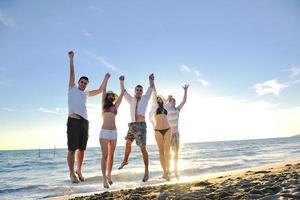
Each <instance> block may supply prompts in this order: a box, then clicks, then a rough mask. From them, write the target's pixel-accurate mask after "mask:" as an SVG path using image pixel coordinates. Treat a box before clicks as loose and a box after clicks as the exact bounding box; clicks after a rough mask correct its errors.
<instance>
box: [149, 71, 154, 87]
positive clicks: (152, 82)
mask: <svg viewBox="0 0 300 200" xmlns="http://www.w3.org/2000/svg"><path fill="white" fill-rule="evenodd" d="M149 86H150V87H151V88H154V87H155V85H154V74H150V76H149Z"/></svg>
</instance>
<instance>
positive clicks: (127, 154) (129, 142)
mask: <svg viewBox="0 0 300 200" xmlns="http://www.w3.org/2000/svg"><path fill="white" fill-rule="evenodd" d="M131 144H132V142H131V141H130V140H126V146H125V155H124V159H123V162H122V163H121V166H120V167H119V168H118V169H122V168H123V167H124V166H125V165H127V164H128V158H129V155H130V153H131Z"/></svg>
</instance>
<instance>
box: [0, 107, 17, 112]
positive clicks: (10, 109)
mask: <svg viewBox="0 0 300 200" xmlns="http://www.w3.org/2000/svg"><path fill="white" fill-rule="evenodd" d="M1 110H3V111H6V112H13V111H15V110H14V109H12V108H8V107H1Z"/></svg>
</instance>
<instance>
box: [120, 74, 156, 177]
mask: <svg viewBox="0 0 300 200" xmlns="http://www.w3.org/2000/svg"><path fill="white" fill-rule="evenodd" d="M149 84H150V86H149V87H148V89H147V91H146V94H144V95H143V87H142V86H141V85H137V86H136V87H135V95H134V97H132V96H131V95H130V94H129V93H128V92H127V91H126V90H125V92H124V98H125V99H126V101H127V102H128V103H129V104H130V113H131V122H130V123H129V124H128V132H127V135H126V137H125V140H126V146H125V155H124V159H123V162H122V164H121V166H120V167H119V169H122V168H123V167H124V166H125V165H127V164H128V158H129V154H130V152H131V144H132V142H133V141H134V140H135V142H136V144H137V145H138V146H139V147H140V148H141V152H142V155H143V160H144V165H145V174H144V178H143V182H146V181H147V180H148V179H149V169H148V165H149V159H148V152H147V149H146V141H147V140H146V139H147V137H146V136H147V125H146V122H145V113H146V109H147V105H148V102H149V99H150V97H151V94H152V91H153V88H154V74H151V75H150V76H149Z"/></svg>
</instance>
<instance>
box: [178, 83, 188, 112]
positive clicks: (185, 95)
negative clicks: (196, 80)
mask: <svg viewBox="0 0 300 200" xmlns="http://www.w3.org/2000/svg"><path fill="white" fill-rule="evenodd" d="M188 88H189V85H187V84H185V85H184V86H183V89H184V95H183V100H182V102H181V104H180V105H179V106H178V109H179V110H181V108H182V107H183V106H184V104H185V102H186V98H187V90H188Z"/></svg>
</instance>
